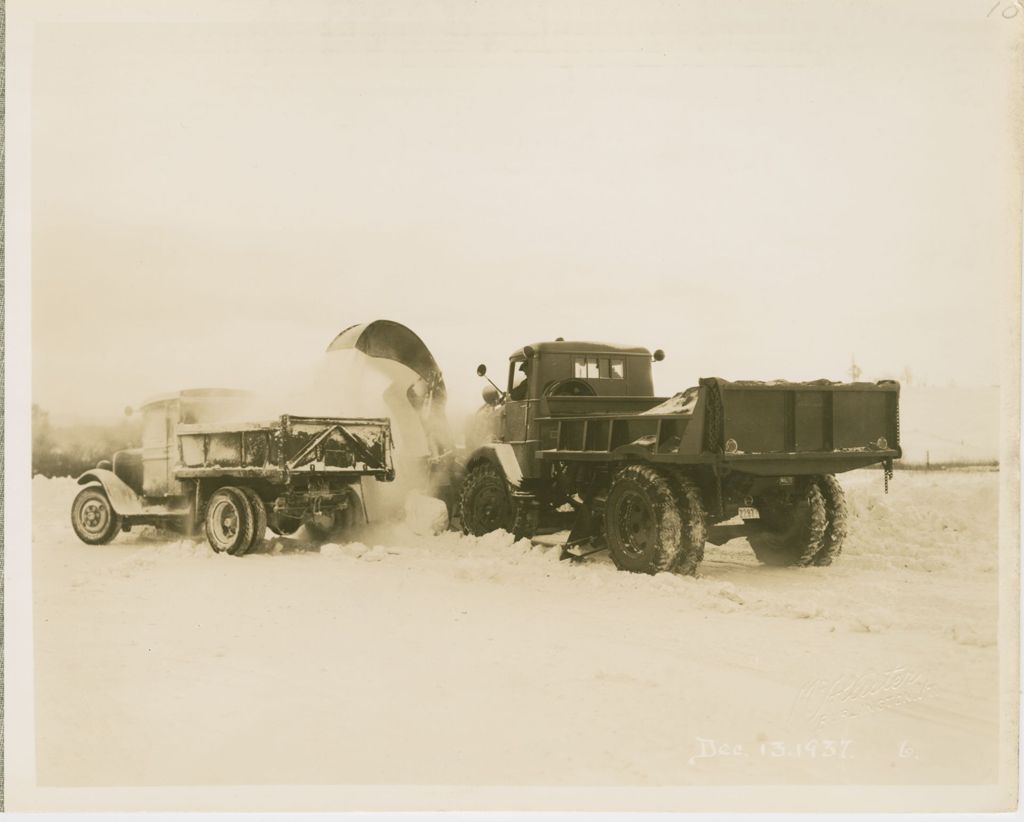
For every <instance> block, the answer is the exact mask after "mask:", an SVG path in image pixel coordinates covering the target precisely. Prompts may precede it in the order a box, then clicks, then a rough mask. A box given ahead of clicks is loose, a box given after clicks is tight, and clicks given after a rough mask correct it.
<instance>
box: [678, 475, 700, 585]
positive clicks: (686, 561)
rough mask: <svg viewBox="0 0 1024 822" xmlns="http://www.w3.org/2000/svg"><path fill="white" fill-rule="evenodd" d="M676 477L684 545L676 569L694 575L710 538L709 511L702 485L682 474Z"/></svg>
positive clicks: (681, 572) (680, 572)
mask: <svg viewBox="0 0 1024 822" xmlns="http://www.w3.org/2000/svg"><path fill="white" fill-rule="evenodd" d="M674 479H675V482H674V486H675V487H674V488H673V491H674V492H675V495H676V501H677V503H678V506H679V517H680V519H681V520H682V540H681V542H682V545H681V547H680V550H679V559H678V560H677V562H676V566H675V571H676V573H679V574H685V575H687V576H692V575H693V574H695V573H696V572H697V566H698V565H699V564H700V563H701V562H702V561H703V560H704V543H706V542H707V539H708V526H707V513H706V511H705V510H704V497H703V495H702V494H701V491H700V486H698V485H697V483H695V482H694V481H693V480H691V479H689V478H687V477H685V476H682V475H680V474H676V475H675V477H674Z"/></svg>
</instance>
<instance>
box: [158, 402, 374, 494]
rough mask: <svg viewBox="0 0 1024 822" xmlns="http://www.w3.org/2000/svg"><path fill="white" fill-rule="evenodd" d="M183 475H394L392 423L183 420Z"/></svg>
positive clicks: (178, 473)
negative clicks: (208, 421) (210, 421)
mask: <svg viewBox="0 0 1024 822" xmlns="http://www.w3.org/2000/svg"><path fill="white" fill-rule="evenodd" d="M176 433H177V438H178V443H179V457H180V460H179V465H178V466H177V467H176V468H175V469H174V472H173V473H174V476H175V478H176V479H178V480H182V479H196V478H202V477H220V476H256V477H262V478H265V479H268V480H273V481H275V482H287V481H288V480H289V479H291V478H295V477H298V476H310V477H312V476H315V477H319V478H327V477H332V478H334V477H343V476H352V477H358V476H376V477H380V478H388V477H389V475H391V474H393V468H392V464H391V449H390V444H391V424H390V422H389V421H388V420H387V419H383V418H358V419H349V418H333V417H296V416H290V415H287V414H285V415H282V416H281V417H279V418H278V419H276V420H273V421H272V422H269V423H264V424H260V423H191V424H189V423H180V424H179V425H178V426H177V430H176Z"/></svg>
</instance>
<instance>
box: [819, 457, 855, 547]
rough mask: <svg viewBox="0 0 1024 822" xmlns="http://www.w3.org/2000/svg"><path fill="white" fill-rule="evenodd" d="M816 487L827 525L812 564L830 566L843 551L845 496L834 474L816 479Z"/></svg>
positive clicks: (845, 533) (846, 527) (845, 522)
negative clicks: (823, 500) (821, 501)
mask: <svg viewBox="0 0 1024 822" xmlns="http://www.w3.org/2000/svg"><path fill="white" fill-rule="evenodd" d="M818 485H819V487H820V489H821V493H822V496H823V497H824V499H825V510H826V511H827V513H828V524H827V525H826V527H825V534H824V536H823V537H822V540H821V549H820V550H819V551H818V553H817V554H816V555H815V557H814V564H815V565H819V566H825V565H831V564H832V562H833V560H834V559H835V558H836V557H838V556H839V555H840V554H841V553H842V551H843V542H844V541H845V540H846V535H847V534H848V533H849V531H848V518H849V511H848V509H847V506H846V494H845V493H844V492H843V487H842V486H841V485H840V484H839V480H837V479H836V477H835V474H826V475H825V476H822V477H819V478H818Z"/></svg>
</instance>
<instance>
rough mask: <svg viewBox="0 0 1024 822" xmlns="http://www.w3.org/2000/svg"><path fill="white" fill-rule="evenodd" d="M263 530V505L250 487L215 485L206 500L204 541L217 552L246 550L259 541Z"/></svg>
mask: <svg viewBox="0 0 1024 822" xmlns="http://www.w3.org/2000/svg"><path fill="white" fill-rule="evenodd" d="M266 530H267V509H266V506H265V505H264V504H263V500H262V499H260V497H259V495H258V494H257V493H256V492H255V491H253V490H252V489H251V488H244V487H243V488H236V487H235V486H231V485H228V486H225V487H223V488H218V489H217V490H216V491H214V492H213V494H212V495H211V496H210V499H209V501H208V502H207V503H206V541H207V542H209V543H210V547H211V548H212V549H213V550H214V551H216V552H217V553H218V554H220V553H227V554H231V555H232V556H236V557H237V556H242V555H243V554H247V553H248V552H249V551H251V550H252V549H253V548H255V547H257V546H258V545H259V544H260V543H262V541H263V537H264V536H265V534H266Z"/></svg>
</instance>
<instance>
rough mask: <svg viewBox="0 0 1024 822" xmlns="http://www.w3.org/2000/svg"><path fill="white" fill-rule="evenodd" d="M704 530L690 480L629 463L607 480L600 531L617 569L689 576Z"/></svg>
mask: <svg viewBox="0 0 1024 822" xmlns="http://www.w3.org/2000/svg"><path fill="white" fill-rule="evenodd" d="M706 529H707V526H706V519H705V513H704V505H703V502H702V499H701V494H700V489H699V488H698V487H697V486H696V485H695V484H694V483H693V482H692V481H691V480H689V479H686V478H685V477H682V476H679V475H676V474H673V473H670V472H668V471H660V470H658V469H657V468H654V467H652V466H650V465H629V466H627V467H625V468H623V469H622V470H621V471H619V472H618V473H617V474H616V475H615V478H614V479H613V480H612V484H611V488H610V489H609V491H608V498H607V500H606V503H605V533H606V539H607V542H608V550H609V552H610V553H611V556H612V561H613V562H614V563H615V565H616V567H617V568H620V569H621V570H624V571H633V572H636V573H644V574H656V573H658V572H659V571H672V570H675V571H678V572H679V573H683V574H694V573H695V572H696V570H697V564H698V563H699V562H700V560H701V558H702V556H703V551H704V542H705V540H706V539H707V530H706Z"/></svg>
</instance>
